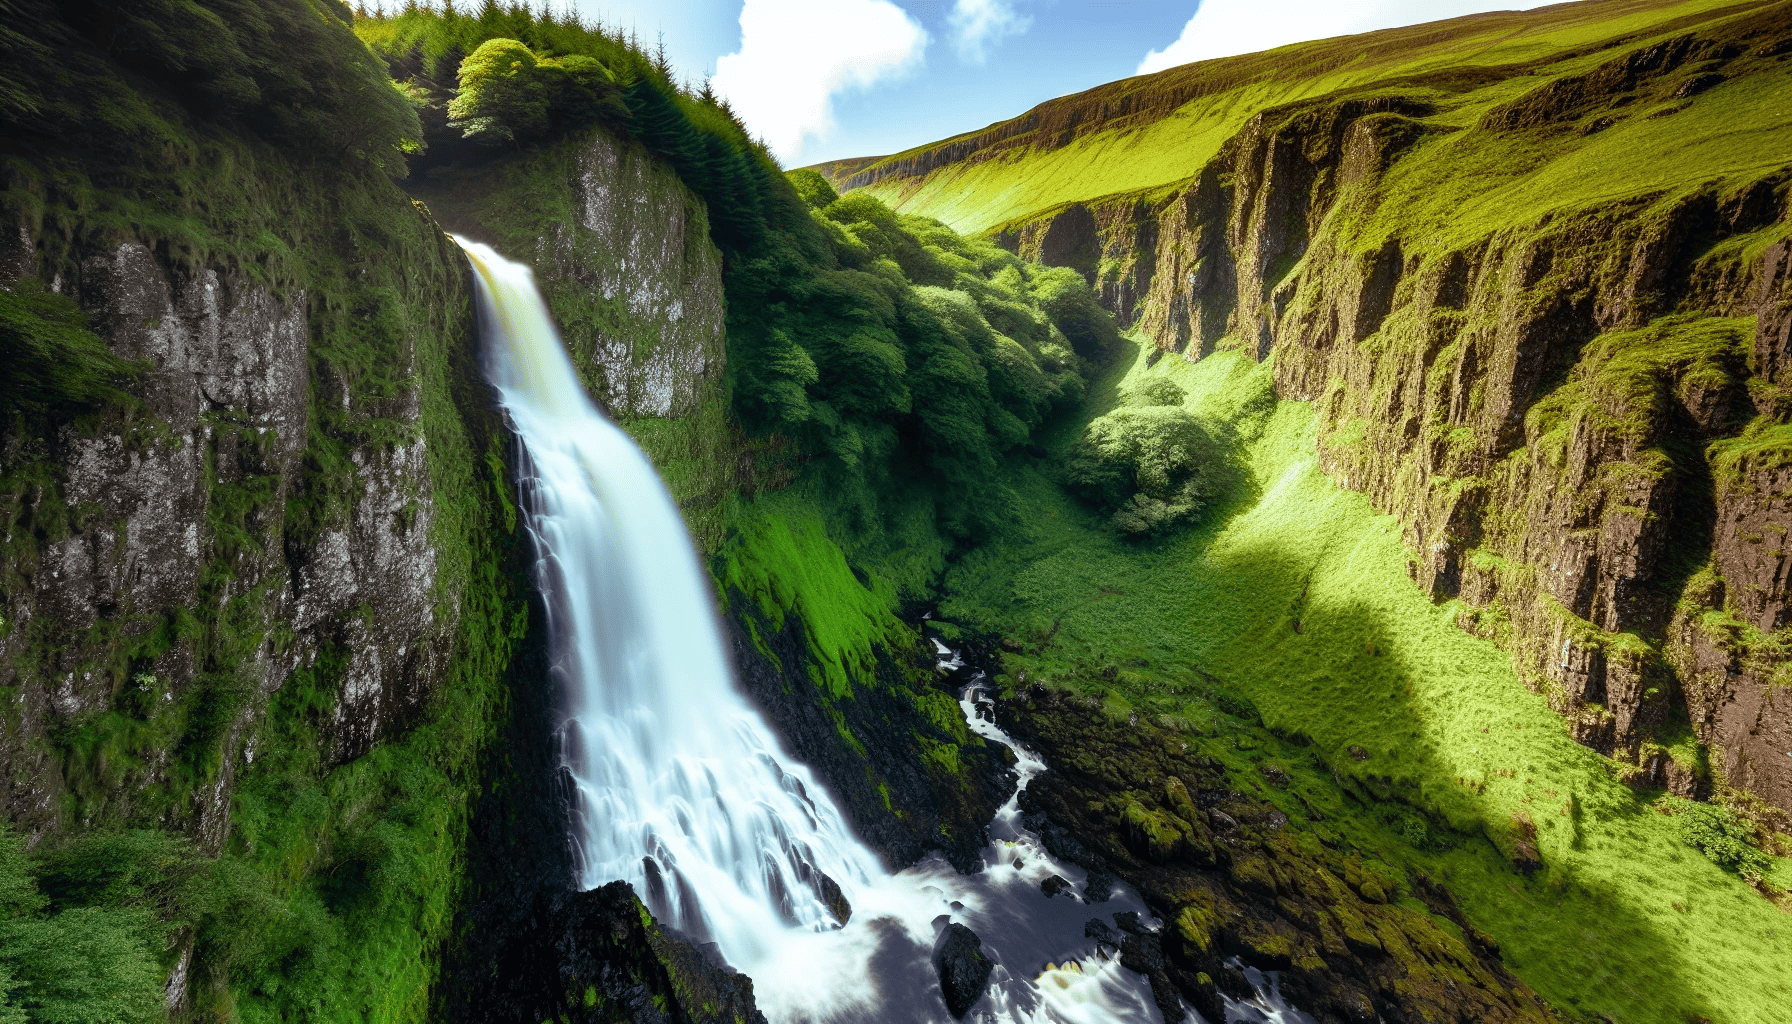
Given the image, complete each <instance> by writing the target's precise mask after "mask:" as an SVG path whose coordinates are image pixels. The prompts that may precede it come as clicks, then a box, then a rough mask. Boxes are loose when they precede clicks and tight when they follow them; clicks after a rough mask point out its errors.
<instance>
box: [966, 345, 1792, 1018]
mask: <svg viewBox="0 0 1792 1024" xmlns="http://www.w3.org/2000/svg"><path fill="white" fill-rule="evenodd" d="M1148 347H1149V346H1141V348H1140V349H1139V350H1138V351H1137V352H1136V354H1135V355H1134V357H1133V358H1130V359H1126V360H1123V361H1122V362H1121V364H1120V365H1118V366H1117V367H1116V368H1115V369H1114V370H1113V371H1112V373H1111V374H1110V375H1109V376H1108V377H1107V378H1106V379H1104V380H1103V381H1101V382H1100V384H1099V385H1098V386H1097V387H1096V388H1095V389H1094V391H1093V393H1092V399H1093V400H1092V401H1091V403H1090V408H1089V409H1088V410H1087V411H1086V414H1085V418H1084V419H1083V420H1082V421H1076V422H1070V423H1066V424H1065V425H1064V426H1063V427H1062V428H1061V429H1060V431H1059V433H1058V434H1057V436H1056V437H1055V438H1053V439H1052V441H1051V442H1050V443H1049V444H1048V445H1047V447H1048V449H1049V450H1050V454H1051V458H1050V459H1047V460H1041V461H1040V462H1039V463H1037V464H1035V465H1034V466H1033V467H1031V468H1020V469H1016V470H1014V471H1013V472H1012V475H1011V476H1010V477H1009V478H1008V479H1007V480H1005V481H1004V482H1005V483H1006V484H1007V485H1008V486H1009V487H1011V488H1012V489H1013V490H1014V491H1015V492H1016V493H1017V494H1019V495H1020V502H1021V507H1022V509H1023V510H1024V511H1023V526H1022V527H1021V528H1020V529H1019V530H1017V531H1016V535H1015V537H1014V538H1011V539H1009V540H1008V541H1006V542H999V543H995V544H991V545H988V546H986V547H984V548H981V549H979V550H977V551H975V552H973V553H972V554H970V555H969V556H968V557H967V558H965V559H964V560H962V561H961V562H960V563H959V564H958V565H956V566H955V567H954V569H953V570H952V571H951V573H950V574H949V576H948V584H947V590H948V594H949V596H948V598H947V600H946V601H945V602H944V603H943V604H942V606H941V613H942V615H943V616H944V617H945V618H947V619H948V620H950V621H952V622H954V623H957V624H958V625H959V626H960V627H965V628H973V629H981V630H990V631H993V632H997V633H1000V634H1002V635H1004V636H1007V637H1009V638H1010V641H1009V645H1010V646H1011V647H1018V648H1019V651H1018V652H1017V653H1010V654H1009V655H1008V656H1007V662H1006V668H1007V671H1008V673H1009V675H1010V681H1011V682H1012V680H1013V679H1015V678H1016V677H1018V674H1019V673H1020V672H1021V671H1023V670H1024V671H1025V672H1027V674H1028V679H1029V681H1033V680H1042V681H1044V682H1046V684H1047V685H1051V686H1067V687H1073V688H1076V689H1079V690H1083V691H1085V692H1090V693H1095V694H1100V695H1103V696H1104V697H1105V698H1106V700H1107V702H1108V704H1109V706H1110V707H1111V708H1112V709H1113V710H1114V711H1115V712H1116V713H1119V714H1127V713H1129V712H1130V711H1138V712H1139V713H1141V714H1145V715H1151V716H1170V717H1169V718H1168V719H1165V718H1162V717H1159V720H1160V721H1169V722H1171V723H1175V724H1179V725H1181V726H1183V727H1185V728H1186V729H1187V730H1188V734H1189V737H1190V740H1191V742H1194V743H1199V744H1202V745H1204V746H1206V747H1207V748H1208V749H1209V751H1210V752H1212V753H1213V754H1214V755H1215V756H1217V757H1219V758H1220V759H1221V760H1223V761H1227V762H1228V763H1230V764H1234V765H1238V766H1242V767H1243V768H1245V769H1249V768H1250V767H1251V764H1250V762H1253V761H1262V760H1264V759H1265V758H1267V759H1268V760H1270V761H1271V762H1274V763H1277V764H1279V765H1281V766H1282V767H1283V768H1284V770H1286V771H1288V772H1289V773H1290V774H1291V775H1292V776H1293V777H1294V778H1295V779H1296V782H1295V784H1294V785H1293V786H1292V788H1291V792H1295V793H1299V794H1300V798H1301V799H1302V800H1304V801H1305V803H1304V804H1303V803H1299V802H1297V801H1296V800H1294V799H1286V803H1287V807H1286V808H1285V809H1286V810H1287V811H1288V812H1289V813H1290V816H1291V817H1293V818H1294V819H1295V821H1296V822H1297V827H1301V828H1309V829H1318V830H1335V831H1336V832H1340V833H1342V834H1344V835H1345V836H1347V837H1348V840H1349V841H1350V842H1352V843H1355V844H1357V845H1359V846H1361V847H1364V848H1366V849H1368V850H1376V851H1379V855H1380V856H1383V857H1385V858H1386V859H1388V860H1389V861H1390V862H1393V863H1396V864H1402V865H1404V866H1406V867H1407V868H1409V869H1413V870H1424V871H1427V872H1429V873H1430V874H1431V875H1432V876H1433V877H1436V878H1440V879H1443V880H1444V881H1445V882H1446V883H1447V884H1448V885H1449V886H1450V888H1451V889H1452V890H1454V891H1455V892H1456V893H1457V894H1458V896H1459V898H1460V899H1461V901H1462V903H1463V907H1464V910H1465V912H1466V913H1467V915H1468V916H1469V918H1470V919H1471V920H1472V921H1474V923H1475V924H1476V925H1477V926H1478V927H1480V928H1481V929H1483V930H1484V931H1486V932H1487V933H1489V934H1491V935H1493V936H1494V937H1495V938H1496V939H1497V940H1498V941H1499V943H1500V944H1501V947H1502V950H1503V952H1504V955H1505V957H1506V958H1507V961H1508V963H1509V965H1510V966H1511V967H1512V968H1513V970H1514V971H1515V973H1517V974H1518V975H1519V976H1520V977H1522V978H1523V979H1524V980H1525V981H1526V982H1527V983H1528V984H1530V985H1531V986H1533V987H1534V988H1535V989H1536V990H1537V991H1538V992H1539V993H1541V994H1542V995H1543V996H1544V997H1545V998H1547V999H1549V1000H1550V1001H1551V1002H1552V1003H1554V1004H1555V1005H1557V1006H1558V1007H1560V1008H1561V1009H1563V1010H1565V1011H1569V1012H1571V1013H1574V1014H1576V1015H1586V1016H1591V1015H1593V1014H1606V1015H1609V1017H1610V1019H1611V1020H1613V1021H1617V1022H1620V1024H1641V1022H1660V1024H1685V1022H1686V1021H1688V1020H1689V1019H1693V1017H1694V1015H1700V1016H1704V1017H1707V1018H1709V1019H1710V1020H1712V1021H1716V1022H1737V1024H1744V1022H1747V1024H1783V1022H1784V1021H1785V1020H1786V1019H1787V1008H1788V1007H1792V916H1788V915H1787V914H1786V913H1785V912H1783V911H1781V910H1780V909H1778V908H1776V907H1775V906H1774V905H1773V904H1772V903H1770V902H1768V900H1767V899H1765V898H1763V897H1762V896H1761V895H1760V894H1758V893H1757V892H1756V891H1755V890H1754V889H1752V888H1751V887H1750V886H1749V885H1747V884H1746V883H1745V882H1744V881H1743V880H1742V879H1740V878H1739V877H1738V876H1737V875H1735V874H1734V873H1730V872H1726V871H1724V870H1723V869H1720V868H1719V867H1718V866H1717V865H1716V864H1714V863H1712V862H1711V861H1710V860H1708V859H1707V858H1706V857H1705V856H1704V855H1702V854H1701V853H1699V852H1698V851H1697V850H1695V849H1692V848H1690V847H1688V846H1686V845H1684V844H1683V843H1682V842H1681V840H1680V839H1679V835H1678V826H1679V821H1678V819H1677V818H1676V817H1675V816H1673V815H1674V812H1675V811H1676V810H1678V809H1679V808H1680V807H1683V806H1685V805H1684V804H1683V803H1682V802H1681V801H1678V800H1676V799H1675V798H1672V797H1668V796H1665V795H1662V794H1659V793H1655V794H1638V793H1636V792H1633V791H1632V790H1630V789H1629V788H1627V787H1625V786H1624V785H1622V784H1621V783H1619V782H1618V781H1617V779H1616V777H1615V774H1614V772H1613V771H1612V770H1611V762H1609V761H1607V760H1606V759H1605V758H1603V757H1601V756H1600V755H1598V754H1596V753H1594V752H1593V751H1591V750H1588V749H1587V748H1585V747H1582V746H1580V745H1579V744H1577V743H1575V742H1574V741H1573V740H1572V739H1570V737H1569V735H1568V733H1567V730H1566V728H1565V726H1564V723H1563V721H1562V719H1561V718H1560V717H1559V716H1557V715H1555V714H1554V713H1552V712H1551V711H1550V709H1549V707H1548V706H1547V704H1546V703H1545V701H1544V699H1543V698H1542V697H1540V696H1538V695H1535V694H1532V693H1530V692H1528V691H1527V690H1526V689H1525V688H1524V686H1523V685H1522V684H1521V683H1520V682H1519V680H1518V678H1517V676H1516V675H1515V674H1514V672H1513V670H1512V666H1511V664H1510V660H1509V658H1508V657H1507V656H1506V655H1505V654H1504V653H1502V652H1501V651H1500V650H1499V649H1498V648H1496V647H1495V646H1494V645H1492V644H1490V643H1487V642H1484V641H1481V640H1477V639H1475V638H1474V637H1472V636H1470V635H1468V634H1467V633H1465V632H1463V631H1462V630H1460V629H1458V628H1457V626H1456V625H1455V622H1454V619H1455V616H1456V614H1457V611H1458V609H1457V608H1456V607H1455V606H1453V605H1444V606H1436V605H1433V604H1432V603H1431V602H1430V601H1429V600H1428V599H1427V598H1426V597H1425V596H1424V595H1423V594H1422V593H1421V592H1420V591H1419V590H1418V588H1417V587H1416V586H1415V585H1413V584H1412V583H1411V582H1410V581H1409V580H1408V578H1407V575H1406V571H1405V566H1406V552H1405V551H1404V550H1403V549H1402V547H1401V542H1400V539H1399V531H1398V529H1397V524H1396V523H1395V521H1394V520H1393V519H1391V518H1389V517H1387V516H1382V515H1379V514H1377V513H1376V512H1375V511H1374V510H1373V509H1372V508H1371V507H1370V505H1369V503H1368V500H1367V499H1366V498H1365V497H1363V496H1362V495H1360V494H1356V493H1354V492H1349V491H1344V490H1341V489H1340V488H1338V487H1336V486H1335V485H1333V484H1332V483H1331V482H1330V481H1329V480H1327V478H1326V477H1325V476H1324V475H1323V474H1322V473H1321V472H1320V471H1319V469H1318V466H1317V462H1316V457H1315V454H1314V452H1315V445H1314V431H1315V429H1316V417H1315V415H1314V413H1313V412H1312V411H1311V409H1310V408H1309V407H1308V406H1307V405H1305V404H1302V403H1290V402H1282V403H1276V402H1275V401H1274V400H1273V398H1272V397H1271V392H1270V380H1271V372H1272V371H1271V368H1270V367H1268V366H1257V365H1255V364H1252V363H1251V362H1249V361H1248V360H1245V359H1243V358H1240V357H1237V356H1235V355H1233V354H1229V353H1222V354H1220V355H1217V356H1214V357H1211V358H1209V359H1207V360H1204V361H1202V362H1201V363H1199V364H1192V365H1191V364H1189V363H1187V362H1185V361H1183V360H1180V359H1164V360H1162V361H1161V362H1159V363H1158V364H1157V365H1156V366H1155V367H1149V368H1148V367H1147V366H1146V362H1145V358H1144V353H1145V351H1146V349H1148ZM1148 377H1168V378H1171V379H1173V380H1175V381H1176V382H1177V383H1178V384H1179V385H1181V386H1182V388H1183V389H1184V390H1185V391H1186V392H1187V394H1188V398H1187V400H1186V404H1187V405H1189V406H1191V407H1193V408H1195V409H1196V410H1197V411H1198V413H1199V414H1201V415H1203V416H1205V417H1207V418H1209V419H1211V421H1212V422H1213V423H1214V424H1215V425H1216V429H1218V430H1220V431H1222V432H1224V431H1226V430H1228V429H1230V430H1232V431H1235V433H1234V434H1233V440H1234V443H1235V444H1236V450H1237V451H1238V452H1239V454H1240V457H1241V459H1242V461H1243V463H1244V465H1245V466H1246V467H1247V468H1248V477H1249V479H1250V481H1251V483H1250V485H1249V486H1247V487H1245V488H1244V493H1242V494H1241V495H1240V496H1239V497H1238V498H1236V499H1235V500H1234V501H1233V502H1232V503H1231V505H1230V506H1229V507H1227V508H1225V509H1223V510H1222V511H1221V512H1219V513H1217V514H1215V515H1214V516H1213V517H1212V518H1211V519H1210V520H1209V521H1208V522H1207V523H1206V524H1205V525H1203V526H1201V527H1200V528H1198V529H1195V530H1192V531H1188V532H1184V533H1182V534H1178V535H1175V536H1172V537H1170V538H1168V539H1165V540H1162V541H1158V542H1146V543H1143V544H1141V543H1136V542H1130V541H1126V540H1122V539H1120V538H1119V537H1118V536H1116V535H1113V534H1111V533H1109V532H1108V530H1107V528H1106V524H1105V523H1104V521H1103V520H1101V519H1100V518H1098V517H1096V516H1095V515H1094V514H1093V513H1091V512H1090V511H1089V510H1088V509H1087V508H1086V507H1085V506H1083V505H1082V504H1080V503H1079V502H1077V501H1076V500H1074V499H1072V498H1070V497H1069V496H1068V495H1066V494H1065V493H1064V491H1063V490H1061V489H1060V487H1059V486H1058V483H1057V482H1055V481H1054V479H1053V478H1052V474H1054V473H1055V472H1056V470H1054V469H1051V468H1049V467H1052V466H1056V465H1062V464H1063V462H1064V460H1065V458H1066V457H1067V456H1068V453H1069V449H1070V447H1071V445H1073V444H1074V443H1075V441H1076V439H1077V438H1078V436H1079V434H1080V430H1081V427H1082V424H1083V423H1085V422H1087V418H1088V417H1092V416H1093V415H1096V414H1099V413H1100V412H1102V411H1104V410H1105V409H1106V408H1109V407H1111V406H1113V405H1114V404H1115V403H1116V402H1119V401H1121V400H1122V396H1124V395H1127V394H1130V393H1136V392H1137V389H1138V385H1139V384H1140V383H1142V382H1143V380H1144V379H1146V378H1148ZM1215 685H1217V686H1219V687H1223V688H1228V689H1230V690H1233V691H1236V692H1238V693H1241V694H1244V695H1246V696H1248V697H1249V698H1250V699H1251V700H1252V701H1253V702H1254V703H1255V704H1256V705H1257V707H1258V708H1259V709H1260V711H1261V712H1262V716H1263V720H1264V722H1265V723H1266V724H1267V725H1268V726H1269V727H1270V728H1271V729H1274V730H1277V731H1278V732H1282V733H1285V734H1293V735H1298V736H1302V737H1309V738H1310V739H1311V740H1312V745H1311V746H1308V747H1303V746H1301V745H1298V744H1295V743H1285V744H1278V743H1275V742H1273V741H1272V742H1270V743H1268V744H1266V745H1264V746H1262V747H1260V748H1258V749H1254V750H1252V749H1245V750H1240V749H1239V748H1240V746H1243V747H1246V748H1249V747H1250V746H1251V744H1249V743H1243V744H1241V743H1240V742H1239V741H1238V740H1237V736H1238V735H1239V732H1238V729H1237V727H1236V725H1232V726H1220V723H1223V722H1225V721H1226V719H1225V718H1224V717H1223V715H1222V713H1221V711H1220V710H1219V709H1218V707H1217V706H1216V705H1215V704H1214V703H1212V702H1211V694H1212V692H1213V689H1212V688H1213V687H1214V686H1215ZM1203 694H1205V695H1206V696H1203ZM1221 703H1223V702H1221ZM1216 726H1220V727H1216ZM1334 779H1335V780H1336V781H1334ZM1239 780H1240V781H1239V782H1238V784H1239V785H1240V786H1244V787H1251V788H1257V789H1260V790H1261V791H1262V792H1263V793H1264V795H1265V796H1266V797H1269V798H1276V799H1283V798H1286V794H1285V793H1282V792H1280V791H1276V790H1273V789H1269V790H1262V789H1261V783H1262V777H1261V776H1260V775H1257V773H1255V772H1254V771H1241V772H1240V776H1239ZM1347 794H1348V795H1347ZM1314 810H1317V811H1319V812H1320V813H1321V814H1322V815H1323V819H1324V822H1325V823H1324V824H1318V823H1317V822H1318V821H1319V816H1318V815H1314V814H1312V813H1311V812H1312V811H1314ZM1520 813H1522V814H1523V815H1525V816H1528V818H1529V819H1530V820H1531V821H1533V822H1534V823H1535V827H1536V833H1537V844H1538V847H1539V851H1540V854H1541V858H1542V860H1543V862H1544V867H1543V868H1542V869H1541V870H1539V871H1537V872H1536V873H1535V874H1534V875H1533V876H1531V877H1528V878H1527V877H1526V876H1525V875H1523V874H1521V873H1519V872H1518V871H1517V870H1516V869H1515V868H1514V867H1512V866H1511V864H1510V862H1509V861H1508V859H1507V856H1508V854H1509V853H1510V852H1511V841H1512V840H1511V837H1512V822H1513V819H1514V815H1515V814H1520ZM1414 817H1417V818H1419V819H1420V820H1422V821H1423V823H1424V825H1423V827H1422V828H1419V829H1417V831H1416V833H1415V831H1414V829H1413V827H1412V825H1411V824H1410V823H1409V821H1410V819H1411V818H1414ZM1415 834H1416V836H1417V838H1418V841H1417V844H1416V845H1414V842H1413V841H1412V840H1413V838H1414V837H1415ZM1402 836H1405V837H1406V838H1401V837H1402ZM1502 847H1504V848H1505V851H1504V852H1502ZM1774 871H1775V872H1776V876H1775V877H1777V879H1778V880H1779V881H1780V882H1781V883H1782V884H1783V883H1784V882H1785V881H1786V880H1787V879H1788V877H1789V876H1792V870H1789V867H1788V863H1787V862H1780V863H1778V864H1777V865H1776V866H1775V869H1774Z"/></svg>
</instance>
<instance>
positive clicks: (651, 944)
mask: <svg viewBox="0 0 1792 1024" xmlns="http://www.w3.org/2000/svg"><path fill="white" fill-rule="evenodd" d="M553 926H554V930H555V932H556V934H555V936H554V940H553V947H552V948H553V951H554V953H555V954H556V957H555V958H556V960H557V966H558V970H559V982H560V985H559V994H560V998H561V1005H560V1006H558V1007H556V1008H555V1010H556V1012H555V1013H554V1018H555V1019H559V1020H566V1021H572V1022H584V1021H590V1022H593V1024H596V1022H598V1021H603V1022H605V1024H609V1022H613V1021H615V1020H616V1019H617V1016H618V1015H617V1014H616V1012H615V1011H616V1009H618V1008H622V1009H624V1011H625V1012H624V1013H623V1014H622V1019H624V1020H628V1021H631V1022H638V1024H650V1022H652V1024H657V1022H659V1021H662V1020H668V1019H669V1020H675V1021H680V1022H684V1021H689V1022H691V1024H711V1022H714V1024H764V1021H765V1017H764V1015H763V1014H761V1013H760V1012H759V1010H758V1007H757V1006H756V1005H755V1003H754V1001H753V981H752V979H750V978H748V977H747V976H746V975H744V974H738V973H736V972H734V971H732V970H729V969H728V968H727V967H726V966H725V965H723V964H722V963H720V962H719V961H720V956H719V952H716V953H711V952H708V951H706V950H705V949H704V948H703V947H700V946H698V945H696V944H694V943H691V942H686V941H684V940H683V939H679V938H675V937H673V936H671V935H669V934H667V933H665V932H664V931H663V930H662V929H660V928H658V927H656V926H655V925H654V924H653V919H652V917H651V916H650V915H648V914H647V912H646V908H645V907H643V906H642V905H641V901H640V900H639V899H637V898H636V896H635V892H634V889H633V888H631V887H630V886H629V885H628V883H626V882H611V883H610V884H609V885H605V886H601V887H599V888H597V889H592V890H589V891H587V892H581V893H573V894H570V895H567V896H564V897H562V898H561V899H559V900H557V901H555V906H554V918H553ZM518 1019H527V1018H522V1017H520V1015H519V1017H518Z"/></svg>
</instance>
